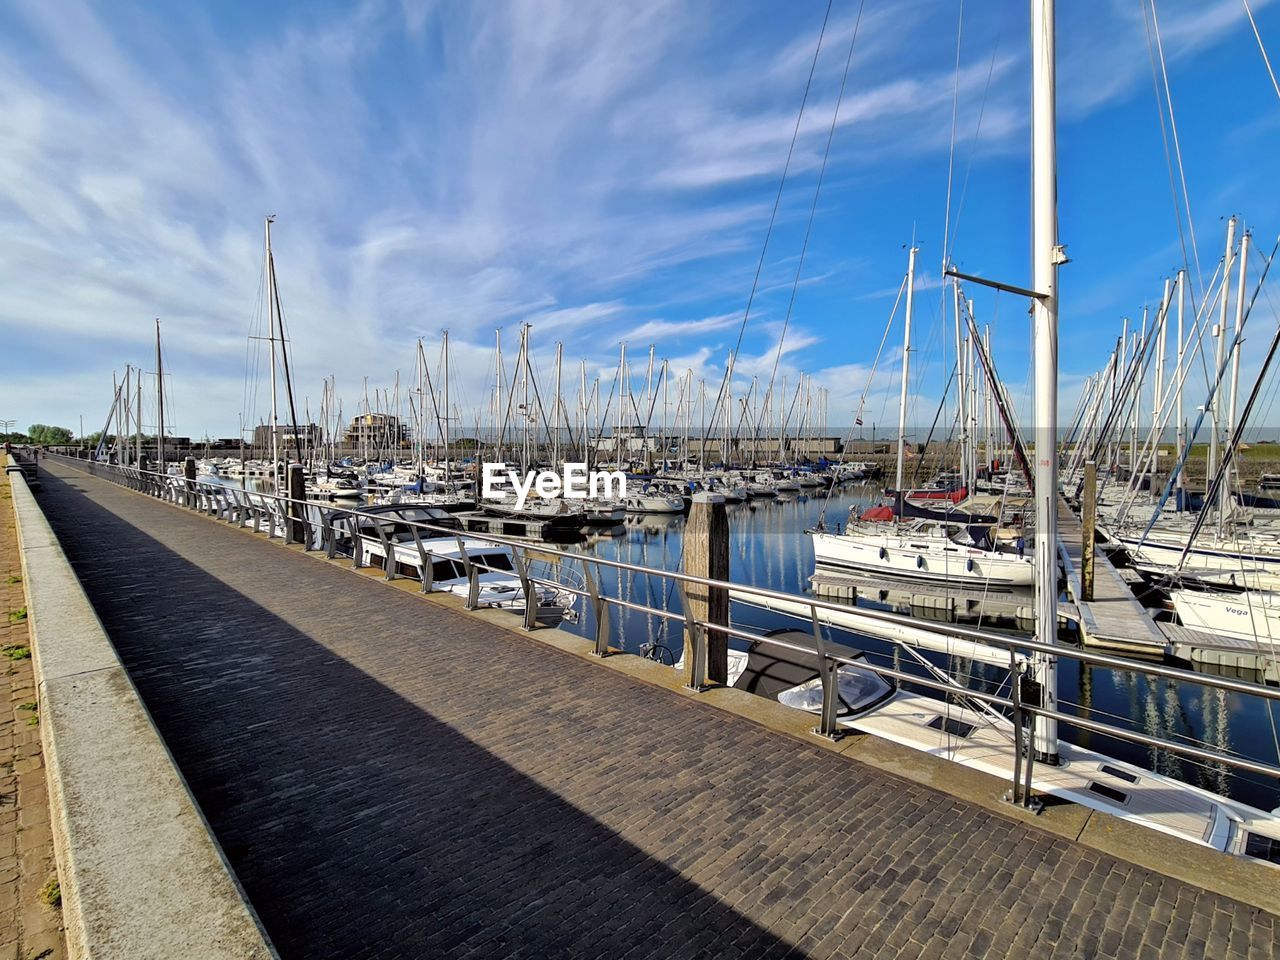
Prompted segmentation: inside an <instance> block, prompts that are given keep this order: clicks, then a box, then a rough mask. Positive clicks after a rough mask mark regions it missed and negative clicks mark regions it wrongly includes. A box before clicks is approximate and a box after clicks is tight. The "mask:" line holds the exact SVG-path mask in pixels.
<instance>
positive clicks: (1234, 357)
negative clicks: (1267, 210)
mask: <svg viewBox="0 0 1280 960" xmlns="http://www.w3.org/2000/svg"><path fill="white" fill-rule="evenodd" d="M1248 266H1249V233H1248V231H1245V234H1244V236H1242V237H1241V238H1240V280H1239V282H1238V284H1237V285H1236V326H1235V335H1236V337H1237V339H1236V340H1235V348H1234V349H1233V350H1232V351H1231V402H1230V404H1229V405H1228V407H1227V436H1232V435H1233V434H1234V433H1235V429H1236V393H1237V392H1238V391H1239V389H1240V341H1239V339H1238V338H1239V336H1240V328H1241V327H1243V326H1244V300H1245V293H1246V291H1245V271H1246V270H1247V269H1248Z"/></svg>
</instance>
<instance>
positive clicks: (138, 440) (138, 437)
mask: <svg viewBox="0 0 1280 960" xmlns="http://www.w3.org/2000/svg"><path fill="white" fill-rule="evenodd" d="M137 390H138V402H137V403H136V404H135V405H134V411H135V412H134V417H135V418H136V427H137V429H136V431H135V436H134V438H133V442H134V444H135V445H136V446H135V447H134V451H133V462H134V463H135V464H141V463H142V368H141V367H139V368H138V382H137Z"/></svg>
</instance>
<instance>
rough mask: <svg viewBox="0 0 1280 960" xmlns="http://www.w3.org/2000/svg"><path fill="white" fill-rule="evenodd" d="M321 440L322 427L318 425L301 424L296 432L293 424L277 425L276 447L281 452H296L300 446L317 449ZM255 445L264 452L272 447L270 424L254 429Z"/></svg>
mask: <svg viewBox="0 0 1280 960" xmlns="http://www.w3.org/2000/svg"><path fill="white" fill-rule="evenodd" d="M320 438H321V432H320V425H319V424H316V423H308V424H301V423H300V424H298V427H297V430H296V431H295V430H294V426H293V424H291V423H289V424H284V423H278V424H276V445H277V446H278V447H279V448H280V449H281V450H296V449H297V448H298V447H299V446H302V447H317V446H319V445H320ZM253 445H254V446H255V447H258V448H259V449H263V450H265V449H267V448H268V447H270V446H271V427H270V426H269V425H268V424H265V423H260V424H258V425H257V426H256V427H254V428H253Z"/></svg>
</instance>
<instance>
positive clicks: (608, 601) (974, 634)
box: [47, 454, 1280, 792]
mask: <svg viewBox="0 0 1280 960" xmlns="http://www.w3.org/2000/svg"><path fill="white" fill-rule="evenodd" d="M47 456H55V457H58V458H59V459H65V460H67V461H68V462H70V463H72V464H76V465H85V464H86V463H87V464H88V467H89V472H90V473H94V474H95V475H97V474H96V471H97V470H99V469H102V468H104V467H105V468H107V470H108V471H109V472H111V473H112V474H115V475H120V476H126V477H128V476H130V475H132V476H134V477H136V478H137V479H138V480H140V481H141V482H142V483H143V484H146V483H151V484H152V485H153V486H154V487H157V488H159V489H158V490H157V492H158V493H159V494H160V495H161V496H162V497H163V495H164V492H165V491H164V488H166V487H168V488H171V489H172V490H173V491H174V492H175V493H178V492H185V489H186V488H185V480H184V478H183V477H181V476H174V475H171V474H160V473H157V472H154V471H142V470H138V469H137V468H121V467H117V466H115V465H109V464H102V463H94V462H92V461H84V460H77V459H76V458H73V457H63V456H62V455H59V454H47ZM126 470H127V471H131V473H130V474H125V473H117V471H126ZM172 481H181V483H176V482H172ZM196 484H197V485H200V484H203V485H205V486H208V487H215V488H219V489H221V490H234V489H236V488H234V487H228V486H227V485H226V484H221V483H216V484H215V483H209V482H208V481H196ZM122 485H126V486H128V485H129V484H122ZM245 492H246V494H247V493H249V492H248V491H245ZM252 496H254V497H257V498H259V499H260V500H262V501H264V502H265V501H267V500H273V501H276V502H277V505H279V504H284V505H292V506H302V507H304V508H310V509H314V510H318V511H321V513H322V516H324V517H326V518H327V517H328V516H329V515H331V514H335V513H336V514H340V515H342V516H347V517H352V518H366V519H369V520H373V521H385V519H386V515H385V514H372V513H368V512H366V511H362V510H359V509H356V508H351V507H344V506H338V505H336V504H332V505H331V504H323V505H322V504H320V503H318V502H316V501H312V500H294V499H291V498H289V497H286V496H281V495H279V494H269V493H258V492H252ZM171 502H174V503H175V505H182V502H183V498H182V497H181V496H174V497H173V498H172V501H171ZM413 506H414V505H413V504H405V507H406V508H412V507H413ZM250 510H251V511H252V512H254V514H255V516H254V521H255V528H256V526H257V516H256V514H257V511H256V509H254V508H253V507H252V506H251V507H250ZM280 515H281V516H282V517H284V518H285V523H286V524H287V523H288V511H287V510H281V511H280ZM303 522H304V524H306V526H307V531H306V534H305V537H304V542H305V544H306V546H307V548H308V549H311V540H312V537H311V532H310V526H311V524H312V522H311V521H309V520H304V521H303ZM396 522H397V523H399V524H404V525H406V526H409V527H410V528H412V529H413V530H414V531H415V541H416V543H417V544H418V545H419V547H420V545H421V540H420V539H419V538H418V536H417V531H419V530H422V531H426V532H429V533H432V534H435V535H436V536H437V537H451V538H458V539H461V535H460V534H459V532H458V531H457V530H455V529H451V528H447V527H439V526H436V525H434V524H430V523H424V522H421V521H410V520H404V519H397V521H396ZM273 525H274V524H273V522H272V520H271V519H268V527H272V526H273ZM323 527H324V528H325V529H324V531H323V532H324V533H325V535H327V536H329V537H332V536H333V530H332V523H331V522H329V521H328V520H327V519H326V521H325V522H324V523H323ZM352 534H353V536H357V537H358V536H361V534H360V532H359V527H358V526H357V525H356V524H352ZM271 535H272V536H274V535H275V534H271ZM470 537H471V538H472V539H475V540H481V541H483V542H485V543H494V544H499V545H504V546H508V547H511V548H512V549H513V550H518V551H520V552H521V553H522V554H523V553H525V552H528V551H531V550H532V551H536V552H538V553H541V554H544V555H549V556H554V557H558V558H562V559H564V560H569V561H577V562H580V563H582V564H583V565H584V569H586V566H587V565H594V566H596V567H608V568H613V569H617V570H620V571H626V572H629V573H639V574H643V575H646V576H655V577H662V578H666V579H670V580H674V581H676V583H677V584H678V585H681V586H683V585H684V584H696V585H701V586H706V587H718V588H722V589H727V590H731V591H734V592H737V593H739V594H742V593H746V594H750V595H754V596H760V597H765V598H769V599H775V600H784V601H788V602H792V603H794V602H800V603H803V604H805V605H806V606H808V607H809V608H810V611H811V615H812V616H813V619H814V620H815V627H817V623H816V613H817V611H818V610H828V611H832V612H837V613H842V614H847V613H849V612H850V609H851V608H850V607H848V606H845V605H841V604H837V603H832V602H830V601H825V600H821V599H818V598H816V597H807V596H800V595H797V594H789V593H786V592H783V591H778V590H771V589H768V588H764V587H755V586H751V585H748V584H737V583H729V582H726V581H721V580H713V579H709V578H706V577H699V576H695V575H692V574H687V573H683V572H680V571H672V570H660V569H655V568H651V567H644V566H640V565H637V564H632V563H627V562H625V561H620V560H609V559H606V558H603V557H593V556H589V555H586V554H580V553H570V552H568V551H564V550H560V549H558V548H555V547H551V546H547V545H543V544H536V545H535V544H530V543H529V542H527V541H523V540H518V539H515V538H512V537H506V536H503V535H500V534H489V533H473V534H470ZM382 539H383V544H384V549H385V551H386V552H387V553H388V554H393V553H394V549H393V548H392V547H391V546H390V545H389V544H387V543H386V539H385V537H383V538H382ZM324 547H325V548H326V549H331V544H325V545H324ZM352 552H353V554H356V553H357V551H356V549H355V547H354V544H353V551H352ZM360 552H363V551H360ZM330 555H332V554H330ZM464 558H465V559H464V565H465V566H467V568H468V579H469V581H471V583H472V590H471V593H472V594H474V593H475V576H474V574H473V573H472V571H474V570H475V569H476V568H477V566H481V565H480V564H478V562H477V561H476V560H475V559H474V558H470V557H466V554H465V550H464ZM394 562H395V561H394V559H393V558H392V557H390V556H388V557H386V558H384V563H386V564H393V563H394ZM484 569H488V570H493V569H494V568H491V567H487V566H485V567H484ZM495 572H502V573H507V572H509V571H505V570H503V571H495ZM521 580H522V582H525V581H526V580H527V581H528V583H530V584H543V585H546V586H550V587H554V588H555V589H558V590H563V591H565V592H568V593H570V594H572V595H574V596H580V597H588V598H590V599H591V600H592V601H593V607H594V605H595V603H596V602H599V603H600V604H601V605H602V608H603V610H604V611H606V612H607V608H608V607H609V606H610V605H612V606H617V607H620V608H622V609H627V610H634V611H637V612H641V613H645V614H649V615H654V616H658V617H662V618H664V619H667V620H678V621H681V622H682V623H685V624H686V625H688V623H689V621H690V620H693V621H694V623H695V633H694V636H695V641H696V637H697V634H698V633H699V632H705V627H706V626H707V624H705V623H703V622H702V621H698V620H697V619H696V618H690V617H688V616H686V615H685V613H683V612H679V613H677V612H673V611H671V610H665V609H659V608H656V607H649V606H646V605H644V604H639V603H635V602H634V601H629V600H624V599H623V598H621V597H607V596H605V595H604V594H603V593H601V592H599V590H598V589H597V590H592V589H591V588H590V586H588V588H587V589H585V590H584V589H578V588H574V587H570V586H567V585H565V584H562V583H560V582H558V581H555V580H549V579H545V578H540V577H534V576H533V575H532V574H529V573H527V572H526V573H525V575H524V576H522V577H521ZM681 592H682V593H683V590H682V591H681ZM468 599H469V602H474V598H473V597H469V598H468ZM530 603H536V597H530V596H529V594H528V592H526V598H525V605H526V611H527V610H528V609H529V605H530ZM856 612H857V613H858V614H865V615H867V618H868V619H872V620H881V621H884V622H886V623H891V624H895V625H902V626H911V627H913V628H917V629H919V628H924V629H927V630H929V631H931V632H935V633H938V634H940V635H943V636H950V637H953V638H956V639H963V640H971V641H975V642H980V643H986V644H989V645H993V646H998V647H1002V648H1004V649H1007V650H1010V651H1015V650H1029V651H1037V652H1043V653H1049V654H1052V655H1055V656H1060V657H1066V658H1068V659H1074V660H1077V661H1080V662H1082V663H1090V664H1095V665H1098V666H1106V667H1111V668H1113V669H1120V670H1126V671H1130V672H1134V673H1138V674H1143V675H1150V676H1158V677H1162V678H1165V679H1171V680H1178V681H1181V682H1186V683H1194V684H1197V685H1199V686H1203V687H1209V688H1212V689H1220V690H1225V691H1229V692H1234V693H1240V694H1244V695H1247V696H1257V697H1260V698H1262V699H1265V700H1271V701H1280V689H1273V688H1271V687H1267V686H1265V685H1262V684H1254V683H1249V682H1247V681H1242V680H1231V679H1229V678H1225V677H1215V676H1211V675H1206V674H1199V673H1194V672H1192V671H1189V670H1182V669H1179V668H1176V667H1166V666H1163V665H1159V664H1152V663H1145V662H1141V661H1134V660H1128V659H1126V658H1123V657H1117V656H1114V655H1111V654H1102V653H1096V652H1092V651H1085V650H1079V649H1076V648H1074V647H1068V646H1064V645H1060V644H1050V643H1045V642H1043V641H1039V640H1034V639H1030V638H1014V637H1006V636H1004V635H1002V634H997V633H990V632H988V631H985V630H977V629H973V628H967V627H961V626H957V625H953V624H934V623H929V624H922V623H921V622H920V621H918V620H915V619H913V618H910V617H906V616H903V615H901V614H893V613H889V612H887V611H879V610H861V609H860V610H857V611H856ZM526 615H527V614H526ZM604 619H605V618H603V617H601V616H599V612H597V631H599V628H600V621H602V620H604ZM714 627H715V629H716V630H718V631H721V632H723V633H725V634H727V635H730V636H734V637H737V638H740V639H745V640H749V641H753V642H761V641H763V642H766V643H769V644H772V645H776V646H780V647H783V648H786V649H791V650H795V651H799V652H805V653H809V654H814V653H815V652H816V653H818V655H820V656H821V657H822V658H823V660H824V662H825V661H830V662H831V663H834V664H841V665H845V664H856V665H860V666H863V667H865V668H867V669H871V670H873V671H875V672H876V673H879V674H881V675H884V676H889V677H893V678H895V679H898V680H902V681H905V682H909V683H911V684H914V685H917V686H920V687H924V688H926V689H931V690H936V691H939V692H942V693H945V694H948V695H951V696H956V697H966V698H973V699H976V700H980V701H983V702H986V703H991V704H996V705H999V706H1003V707H1007V708H1010V709H1012V710H1013V711H1014V720H1015V726H1016V727H1020V725H1021V724H1020V715H1021V714H1026V715H1028V716H1030V717H1045V718H1053V719H1056V720H1058V721H1059V722H1060V723H1065V724H1067V725H1070V726H1075V727H1078V728H1080V729H1085V730H1089V731H1091V732H1094V733H1099V734H1103V735H1106V736H1110V737H1113V738H1115V739H1118V740H1125V741H1129V742H1132V743H1137V744H1140V745H1143V746H1150V747H1155V748H1157V749H1164V750H1168V751H1170V752H1172V753H1177V754H1180V755H1183V756H1187V757H1191V758H1194V759H1197V760H1200V761H1203V762H1208V763H1217V764H1222V765H1224V766H1229V767H1232V768H1235V769H1238V770H1244V771H1248V772H1251V773H1257V774H1262V775H1265V776H1271V777H1277V778H1280V766H1273V765H1270V764H1265V763H1261V762H1258V761H1253V760H1249V759H1247V758H1244V757H1239V756H1234V755H1231V754H1223V753H1218V752H1216V751H1212V750H1205V749H1202V748H1199V747H1194V746H1191V745H1189V744H1184V743H1180V742H1178V741H1172V740H1163V739H1160V738H1158V737H1152V736H1150V735H1148V734H1144V733H1139V732H1138V731H1135V730H1127V729H1125V728H1123V727H1116V726H1112V725H1110V724H1105V723H1101V722H1099V721H1096V720H1090V719H1088V718H1086V717H1081V716H1078V715H1076V714H1071V713H1063V712H1061V711H1057V710H1046V709H1044V708H1043V707H1039V706H1035V705H1033V704H1028V703H1026V702H1022V701H1020V700H1019V698H1013V697H1004V696H1001V695H999V694H992V693H986V692H984V691H979V690H974V689H971V688H967V687H961V686H958V685H955V684H948V683H943V682H941V681H938V680H932V679H929V678H927V677H921V676H919V675H917V674H912V673H907V672H905V671H901V670H898V669H895V668H892V667H888V666H883V665H879V664H876V665H870V664H865V663H859V661H858V660H856V659H854V658H851V657H846V656H842V655H840V654H838V653H832V652H830V651H828V650H825V649H820V650H819V651H815V650H814V649H813V648H809V647H804V646H801V645H798V644H793V643H788V642H787V641H785V640H782V639H780V638H777V637H767V638H766V637H763V636H762V635H760V634H759V633H752V632H750V631H745V630H741V629H739V628H737V627H733V626H731V625H720V624H715V625H714ZM852 632H856V630H852ZM820 646H824V645H820ZM603 649H604V650H605V651H607V642H606V643H605V645H604V648H603ZM695 649H696V646H695ZM596 651H597V652H601V651H602V646H601V642H600V636H599V635H597V638H596ZM824 672H825V671H824ZM831 672H832V673H834V671H831ZM693 675H694V676H695V678H698V679H701V678H700V677H699V675H698V671H697V670H696V665H695V671H694V672H693ZM823 686H824V709H823V728H824V729H823V730H822V732H824V733H830V732H831V731H830V730H828V729H825V728H826V727H827V726H828V724H827V720H828V717H827V715H828V714H829V713H830V714H831V716H832V717H834V711H833V710H831V709H828V708H829V707H831V706H833V704H828V703H827V701H828V700H830V699H831V698H833V697H834V696H835V689H836V684H835V683H833V682H824V684H823ZM699 687H701V684H700V683H699ZM1028 781H1029V775H1028ZM1015 792H1016V791H1015Z"/></svg>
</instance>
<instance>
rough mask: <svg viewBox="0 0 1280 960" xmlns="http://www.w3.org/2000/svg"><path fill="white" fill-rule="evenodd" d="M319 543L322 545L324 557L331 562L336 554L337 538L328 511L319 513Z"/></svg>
mask: <svg viewBox="0 0 1280 960" xmlns="http://www.w3.org/2000/svg"><path fill="white" fill-rule="evenodd" d="M320 542H321V543H323V544H324V555H325V557H326V558H327V559H329V560H332V559H333V558H334V557H335V556H336V555H337V553H338V538H337V536H336V535H335V534H334V531H333V521H332V520H330V519H329V511H327V510H322V511H321V512H320Z"/></svg>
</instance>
